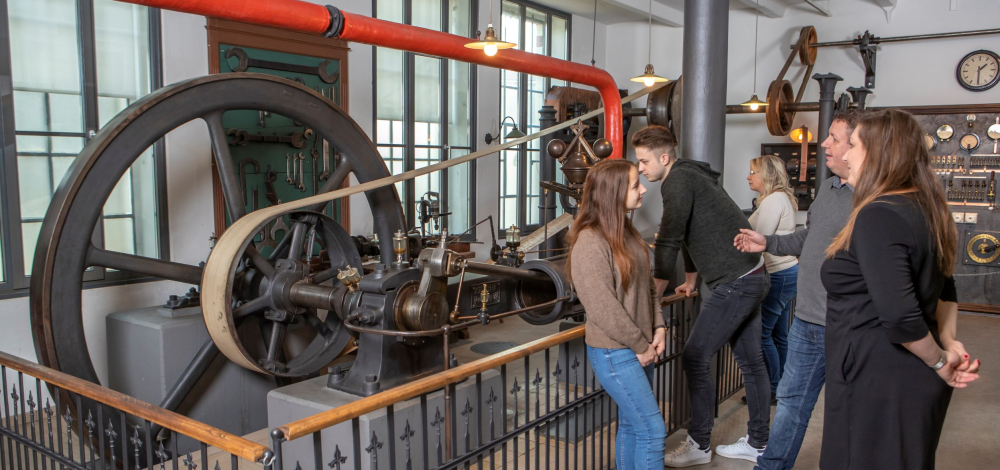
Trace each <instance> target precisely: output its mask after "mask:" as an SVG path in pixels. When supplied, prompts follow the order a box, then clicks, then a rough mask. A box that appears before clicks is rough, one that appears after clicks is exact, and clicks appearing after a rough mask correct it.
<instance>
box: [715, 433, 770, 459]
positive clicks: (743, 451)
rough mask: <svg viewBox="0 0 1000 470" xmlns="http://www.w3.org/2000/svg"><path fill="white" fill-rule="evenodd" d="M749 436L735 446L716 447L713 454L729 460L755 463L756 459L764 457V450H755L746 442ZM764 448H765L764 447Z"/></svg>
mask: <svg viewBox="0 0 1000 470" xmlns="http://www.w3.org/2000/svg"><path fill="white" fill-rule="evenodd" d="M749 439H750V436H749V435H747V436H746V437H741V438H740V440H738V441H736V443H735V444H730V445H721V446H716V448H715V452H716V453H717V454H719V455H721V456H723V457H726V458H730V459H743V460H749V461H751V462H754V463H757V457H760V456H761V455H764V448H760V449H757V448H756V447H754V446H752V445H750V442H748V441H749ZM765 447H766V446H765Z"/></svg>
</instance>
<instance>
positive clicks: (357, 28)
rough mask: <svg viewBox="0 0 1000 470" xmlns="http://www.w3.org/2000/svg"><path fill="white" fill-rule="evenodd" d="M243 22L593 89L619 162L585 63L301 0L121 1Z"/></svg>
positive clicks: (608, 115)
mask: <svg viewBox="0 0 1000 470" xmlns="http://www.w3.org/2000/svg"><path fill="white" fill-rule="evenodd" d="M119 1H123V2H125V3H134V4H139V5H147V6H151V7H156V8H162V9H166V10H174V11H181V12H186V13H193V14H197V15H204V16H209V17H213V18H221V19H226V20H232V21H239V22H243V23H250V24H256V25H261V26H270V27H275V28H281V29H287V30H291V31H299V32H303V33H309V34H322V35H324V36H327V37H333V38H338V39H343V40H345V41H354V42H358V43H362V44H368V45H372V46H379V47H388V48H392V49H398V50H402V51H408V52H416V53H419V54H426V55H430V56H436V57H442V58H445V59H453V60H460V61H463V62H468V63H472V64H477V65H486V66H489V67H495V68H499V69H506V70H511V71H514V72H521V73H528V74H531V75H538V76H543V77H551V78H557V79H560V80H565V81H567V82H571V83H577V84H581V85H588V86H592V87H594V88H596V89H597V91H598V92H599V93H600V94H601V100H602V101H603V102H604V117H605V119H604V122H605V125H604V137H605V138H607V139H608V140H610V141H611V143H612V146H613V150H612V153H611V156H610V158H622V157H623V155H622V149H624V148H625V147H624V135H623V132H622V101H621V96H620V95H619V94H618V86H617V85H616V84H615V81H614V79H613V78H611V75H610V74H608V72H606V71H604V70H602V69H599V68H597V67H592V66H589V65H583V64H577V63H575V62H570V61H568V60H561V59H555V58H552V57H547V56H543V55H538V54H531V53H528V52H524V51H520V50H516V49H507V50H502V51H499V52H497V54H496V55H495V56H493V57H490V56H487V55H486V54H483V53H482V52H481V51H476V50H473V49H469V48H467V47H465V44H466V43H467V42H469V38H466V37H462V36H457V35H454V34H448V33H442V32H440V31H433V30H429V29H425V28H418V27H416V26H410V25H405V24H399V23H393V22H390V21H385V20H379V19H375V18H369V17H366V16H362V15H357V14H353V13H347V12H343V11H340V10H339V9H337V8H335V7H331V6H326V7H324V6H322V5H316V4H314V3H308V2H303V1H300V0H119Z"/></svg>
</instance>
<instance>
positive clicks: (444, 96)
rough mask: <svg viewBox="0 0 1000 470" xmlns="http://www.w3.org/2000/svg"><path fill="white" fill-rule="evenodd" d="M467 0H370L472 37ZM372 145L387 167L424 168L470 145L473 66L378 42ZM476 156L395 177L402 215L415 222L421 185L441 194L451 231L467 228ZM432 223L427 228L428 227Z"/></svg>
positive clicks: (386, 11) (391, 14)
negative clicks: (468, 161)
mask: <svg viewBox="0 0 1000 470" xmlns="http://www.w3.org/2000/svg"><path fill="white" fill-rule="evenodd" d="M474 3H475V2H469V1H467V0H374V14H375V16H376V17H377V18H379V19H383V20H388V21H395V22H398V23H404V24H411V25H414V26H419V27H421V28H428V29H433V30H436V31H444V32H448V33H452V34H457V35H459V36H466V37H471V36H474V33H473V25H474V21H473V18H475V17H476V16H477V15H478V12H477V11H476V6H475V5H474ZM374 54H375V59H374V61H373V62H374V64H375V87H374V89H375V90H374V92H375V93H374V95H375V144H376V145H377V146H378V148H379V151H380V152H381V154H382V158H384V159H385V163H386V166H388V167H389V171H390V172H391V173H392V174H398V173H402V172H404V171H410V170H414V169H418V168H423V167H425V166H428V165H432V164H434V163H438V162H440V161H442V160H445V159H451V158H457V157H461V156H463V155H466V154H468V153H470V152H472V151H473V150H474V148H473V138H472V136H473V135H475V126H474V123H473V120H472V116H473V112H474V109H475V85H474V84H475V80H476V76H475V73H476V71H475V67H473V66H471V65H470V64H468V63H465V62H458V61H454V60H446V59H439V58H436V57H428V56H424V55H420V54H415V53H412V52H403V51H397V50H392V49H386V48H381V47H377V48H375V51H374ZM473 165H474V163H472V164H469V165H458V166H455V167H451V168H449V169H447V170H443V171H440V172H437V173H431V174H429V175H426V176H421V177H419V178H417V179H415V180H408V181H403V182H400V183H396V189H397V190H398V191H399V196H400V198H401V199H402V202H403V208H404V213H405V214H406V220H407V222H408V223H409V225H410V226H411V227H413V226H417V225H419V221H417V219H416V217H417V214H418V208H417V205H418V202H419V200H420V199H421V197H423V196H424V195H425V194H426V193H427V192H436V193H439V194H440V197H441V202H442V204H441V212H442V213H447V212H450V213H451V215H450V216H448V217H447V218H445V219H444V220H443V222H442V228H449V232H450V233H460V232H463V231H465V230H466V229H467V228H468V227H469V225H470V221H471V220H472V218H473V208H474V207H475V204H474V194H473V192H472V191H471V190H470V187H471V186H472V179H471V178H472V177H473V175H475V167H474V166H473ZM431 229H433V227H431Z"/></svg>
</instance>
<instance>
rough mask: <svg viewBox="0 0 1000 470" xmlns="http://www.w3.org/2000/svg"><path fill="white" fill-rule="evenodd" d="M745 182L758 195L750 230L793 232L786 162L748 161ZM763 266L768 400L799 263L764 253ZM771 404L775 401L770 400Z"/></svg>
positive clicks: (779, 368) (783, 352)
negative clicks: (768, 283)
mask: <svg viewBox="0 0 1000 470" xmlns="http://www.w3.org/2000/svg"><path fill="white" fill-rule="evenodd" d="M747 182H749V183H750V189H752V190H754V191H756V192H757V194H758V196H757V210H756V211H754V213H753V215H751V216H750V225H751V226H752V227H753V230H754V231H755V232H757V233H760V234H761V235H765V236H767V235H787V234H790V233H792V232H794V231H795V211H797V210H798V202H797V200H796V197H795V193H793V192H792V188H791V186H790V185H789V184H788V174H787V173H785V162H784V161H782V160H781V159H780V158H778V157H776V156H774V155H764V156H762V157H758V158H755V159H753V160H750V174H749V175H747ZM764 265H765V266H766V267H767V272H768V275H769V276H770V278H771V289H770V290H769V291H767V296H766V297H764V301H763V302H762V303H761V305H760V309H761V324H762V328H761V329H762V337H761V350H763V352H764V364H765V365H767V373H768V375H769V376H770V378H771V396H772V397H776V396H777V395H776V393H777V391H778V381H780V380H781V374H782V372H783V371H784V370H785V357H787V355H788V324H789V321H788V320H789V311H790V309H791V303H792V300H793V299H795V294H796V292H797V290H798V286H797V279H798V276H799V262H798V260H797V259H796V258H795V257H794V256H775V255H772V254H769V253H764ZM771 402H772V403H774V402H775V400H774V399H773V398H772V400H771Z"/></svg>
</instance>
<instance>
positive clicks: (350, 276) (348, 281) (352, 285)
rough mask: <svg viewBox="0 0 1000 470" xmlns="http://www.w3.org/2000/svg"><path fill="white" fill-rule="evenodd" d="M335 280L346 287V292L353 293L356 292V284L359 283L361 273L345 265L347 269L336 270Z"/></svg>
mask: <svg viewBox="0 0 1000 470" xmlns="http://www.w3.org/2000/svg"><path fill="white" fill-rule="evenodd" d="M337 280H338V281H340V282H341V284H343V285H345V286H347V290H349V291H351V292H354V291H356V290H358V283H360V282H361V273H359V272H358V270H357V269H356V268H352V267H351V265H347V269H338V270H337Z"/></svg>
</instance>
